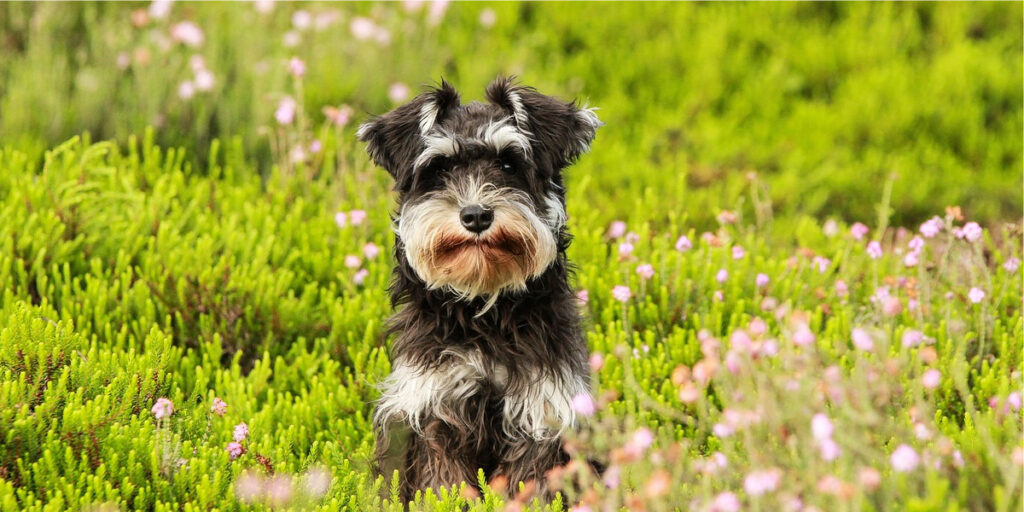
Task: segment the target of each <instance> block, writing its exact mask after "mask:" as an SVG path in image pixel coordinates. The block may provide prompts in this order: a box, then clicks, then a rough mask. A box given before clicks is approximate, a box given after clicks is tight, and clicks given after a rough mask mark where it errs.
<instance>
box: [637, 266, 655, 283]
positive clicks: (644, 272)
mask: <svg viewBox="0 0 1024 512" xmlns="http://www.w3.org/2000/svg"><path fill="white" fill-rule="evenodd" d="M636 273H637V274H639V275H640V277H641V278H643V279H644V280H645V281H646V280H648V279H650V278H652V277H654V267H653V266H651V265H650V264H647V263H645V264H643V265H640V266H639V267H637V268H636Z"/></svg>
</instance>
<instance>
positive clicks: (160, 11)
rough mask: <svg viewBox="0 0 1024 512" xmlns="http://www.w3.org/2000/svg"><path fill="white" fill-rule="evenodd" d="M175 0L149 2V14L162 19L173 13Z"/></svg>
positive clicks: (156, 18)
mask: <svg viewBox="0 0 1024 512" xmlns="http://www.w3.org/2000/svg"><path fill="white" fill-rule="evenodd" d="M173 4H174V0H153V3H151V4H149V16H150V17H151V18H153V19H155V20H162V19H164V18H166V17H167V15H168V14H170V13H171V6H172V5H173Z"/></svg>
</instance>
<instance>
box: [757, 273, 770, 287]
mask: <svg viewBox="0 0 1024 512" xmlns="http://www.w3.org/2000/svg"><path fill="white" fill-rule="evenodd" d="M769 281H771V279H769V278H768V274H758V275H757V277H755V278H754V284H755V285H756V286H757V287H758V288H764V287H765V286H768V282H769Z"/></svg>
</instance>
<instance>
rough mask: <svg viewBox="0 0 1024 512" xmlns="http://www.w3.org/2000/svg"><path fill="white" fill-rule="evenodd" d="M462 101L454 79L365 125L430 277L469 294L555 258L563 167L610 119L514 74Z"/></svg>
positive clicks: (401, 225)
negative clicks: (481, 96) (483, 99)
mask: <svg viewBox="0 0 1024 512" xmlns="http://www.w3.org/2000/svg"><path fill="white" fill-rule="evenodd" d="M487 99H488V103H479V102H473V103H470V104H467V105H462V104H461V103H460V101H459V93H458V92H456V91H455V89H454V88H453V87H452V86H451V85H449V84H448V83H446V82H443V81H442V83H441V86H440V87H438V88H436V89H433V90H430V91H428V92H425V93H423V94H420V95H419V96H417V97H416V98H414V99H413V100H412V101H411V102H409V103H408V104H406V105H403V106H401V107H398V108H396V109H395V110H393V111H391V112H389V113H387V114H384V115H383V116H380V117H377V118H375V119H373V120H371V121H369V122H367V123H366V124H364V125H362V126H361V127H360V128H359V132H358V135H359V139H360V140H362V141H364V142H366V145H367V151H368V152H369V153H370V157H371V158H373V160H374V162H376V163H377V165H380V166H381V167H383V168H385V169H387V171H388V172H389V173H390V174H391V175H392V176H393V177H394V179H395V189H396V190H397V191H398V193H399V203H400V206H399V212H398V218H397V219H396V222H397V224H396V232H397V236H398V244H399V246H398V247H399V249H400V250H401V251H404V255H405V258H406V261H408V263H409V265H410V266H411V267H412V269H413V270H414V271H415V272H416V275H417V276H419V277H420V279H422V280H423V281H424V282H425V283H426V284H427V286H428V287H429V288H431V289H438V288H444V289H448V290H450V291H452V292H454V293H456V294H457V295H459V296H460V297H462V298H465V299H472V298H475V297H481V296H491V297H497V295H498V294H500V293H501V292H502V291H505V290H521V289H525V287H526V283H527V281H528V280H529V279H530V278H533V277H536V276H539V275H540V274H542V273H543V272H544V271H545V270H546V269H547V268H548V266H549V265H550V264H551V263H552V262H553V261H554V260H555V258H556V256H557V254H558V249H559V247H558V244H559V238H560V236H561V232H562V230H563V229H564V224H565V193H564V190H563V188H562V175H561V172H562V169H564V168H565V167H566V166H568V165H569V164H571V163H572V162H573V161H574V160H575V159H576V158H578V157H579V156H580V155H581V154H583V153H584V152H586V151H587V149H589V147H590V142H591V141H592V140H593V139H594V133H595V131H596V130H597V128H598V127H599V126H600V125H601V122H600V121H599V120H598V119H597V116H596V115H595V114H594V112H593V111H592V110H590V109H586V108H580V107H577V106H576V105H575V103H566V102H563V101H559V100H557V99H555V98H552V97H549V96H545V95H543V94H540V93H538V92H537V91H536V90H534V89H532V88H529V87H522V86H519V85H516V84H515V83H514V82H513V81H512V80H510V79H499V80H497V81H495V82H494V83H492V84H491V85H490V86H489V87H488V88H487Z"/></svg>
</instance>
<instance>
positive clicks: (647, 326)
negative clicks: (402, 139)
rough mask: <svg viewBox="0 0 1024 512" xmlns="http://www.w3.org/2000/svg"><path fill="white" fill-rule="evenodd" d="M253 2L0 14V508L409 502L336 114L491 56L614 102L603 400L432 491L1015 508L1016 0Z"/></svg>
mask: <svg viewBox="0 0 1024 512" xmlns="http://www.w3.org/2000/svg"><path fill="white" fill-rule="evenodd" d="M267 5H268V4H262V3H260V4H253V5H238V4H236V5H224V4H192V3H174V4H170V3H155V4H128V5H117V4H0V91H2V92H0V137H2V139H3V143H2V146H0V511H3V512H6V511H8V510H12V511H13V510H40V511H42V510H54V511H57V510H83V509H84V510H136V509H139V510H212V509H216V510H267V509H292V510H325V511H327V510H331V511H333V510H368V511H379V510H392V511H400V510H403V504H401V503H399V502H398V501H397V500H396V499H395V496H396V495H397V485H396V482H395V481H394V479H393V478H392V477H391V475H384V476H378V475H376V473H375V471H374V468H373V463H372V460H373V446H374V439H373V432H372V428H371V421H370V418H371V414H372V409H373V400H375V399H376V397H377V393H378V392H377V389H376V383H377V381H378V380H379V379H381V378H382V377H383V376H385V375H387V373H388V371H389V362H388V359H387V345H388V339H387V338H386V337H385V336H384V328H383V324H384V322H385V320H386V318H387V316H388V315H389V314H390V312H391V307H390V305H389V303H388V299H387V294H386V286H387V283H388V281H389V278H390V272H391V257H390V253H391V249H392V240H393V235H392V234H391V219H390V213H391V211H392V209H393V208H394V203H393V200H392V199H391V191H390V181H389V178H388V177H387V176H386V173H384V172H383V171H381V170H379V169H375V168H374V167H373V165H372V164H371V163H370V162H369V161H368V158H367V157H366V156H365V153H364V150H363V148H362V147H361V145H360V144H359V143H357V142H356V141H355V136H354V133H353V127H354V125H355V124H356V123H357V122H359V121H361V120H363V119H365V117H366V115H367V114H366V113H367V112H376V113H379V112H382V111H385V110H387V109H388V108H389V106H390V105H391V104H392V103H397V102H400V101H401V100H402V99H404V97H405V96H407V95H409V94H412V93H414V92H415V87H414V86H413V84H416V83H418V82H422V81H428V80H432V79H434V78H436V77H439V76H440V75H441V74H442V73H443V74H444V75H445V76H446V78H448V79H450V80H452V81H453V82H455V83H458V84H459V86H460V89H461V90H465V91H470V90H472V86H473V85H474V84H476V85H478V86H479V87H482V86H483V84H485V83H486V82H487V81H489V80H490V79H492V78H493V76H494V75H495V74H497V73H498V72H508V73H518V74H520V75H521V76H522V77H523V81H524V82H525V83H529V84H531V85H536V86H537V87H539V88H540V89H542V90H544V91H545V92H556V93H561V94H564V95H566V96H572V95H579V96H580V97H581V99H587V100H589V101H590V102H591V103H592V104H593V105H596V106H598V107H600V108H601V110H600V111H599V112H600V115H601V116H602V119H603V120H604V121H606V122H607V123H608V125H607V126H606V127H605V128H603V129H602V131H601V132H599V134H598V139H597V141H596V142H595V144H594V151H593V153H592V154H589V155H587V156H586V157H584V158H583V159H582V160H581V161H580V162H579V163H578V164H577V165H576V166H574V167H572V168H571V169H569V170H568V173H567V179H568V184H567V185H568V210H569V215H570V220H569V224H570V228H571V230H572V232H573V234H574V235H575V239H574V241H573V244H572V246H571V247H570V250H569V257H570V258H571V259H572V260H573V262H574V263H575V264H576V266H577V269H576V275H575V278H574V279H575V283H576V286H577V288H578V290H579V302H580V310H581V313H582V314H583V315H585V317H586V324H587V336H588V343H589V345H590V347H591V351H592V356H591V360H590V363H591V368H592V371H593V372H594V393H593V398H591V397H588V396H585V395H581V396H578V397H576V398H575V400H574V407H575V408H576V409H577V411H578V413H579V414H580V415H582V416H583V417H585V418H586V421H585V422H584V425H583V426H582V428H581V429H580V431H579V432H576V433H574V434H573V435H571V436H570V438H569V440H568V443H567V447H568V449H569V450H570V451H571V453H572V455H573V460H572V462H570V463H569V464H568V465H566V466H565V467H560V468H556V469H555V470H554V471H552V472H551V473H550V474H548V475H547V479H548V483H549V484H551V485H552V486H555V487H556V488H560V489H561V490H562V494H561V495H560V496H559V498H558V499H557V500H556V501H555V502H554V503H541V502H539V501H537V500H536V499H535V496H533V495H532V494H531V492H530V486H528V485H527V486H523V487H517V486H512V485H510V484H509V482H507V481H503V480H502V479H500V478H497V479H492V480H490V481H487V479H486V478H484V476H483V475H481V481H480V482H479V483H480V484H481V487H482V488H483V492H482V494H481V493H479V492H477V491H476V490H475V489H474V488H473V487H469V486H462V487H460V488H456V489H442V490H438V491H433V490H432V491H427V492H424V493H422V494H421V496H420V497H419V498H418V500H417V502H416V503H415V504H413V505H412V506H410V508H411V509H414V510H467V509H468V510H552V511H553V510H567V509H571V510H576V511H578V512H584V511H588V510H591V511H598V510H601V511H603V510H621V509H626V510H635V511H639V510H650V511H659V510H706V511H718V512H726V511H735V510H787V511H788V510H793V511H797V510H801V511H808V512H809V511H813V510H819V511H833V510H837V511H844V510H851V511H853V510H856V511H862V510H905V511H925V510H963V511H974V510H996V511H1012V510H1019V509H1020V508H1021V506H1022V505H1024V500H1022V493H1024V491H1022V484H1021V481H1022V477H1024V473H1022V470H1024V443H1022V432H1024V422H1022V417H1021V401H1022V395H1021V393H1022V381H1021V378H1022V374H1021V371H1022V358H1024V318H1022V313H1021V306H1022V303H1021V297H1022V295H1024V286H1022V281H1021V275H1022V271H1021V269H1020V261H1021V258H1022V247H1021V218H1020V212H1021V209H1022V203H1024V201H1022V197H1021V194H1020V189H1021V154H1022V144H1021V140H1020V136H1019V135H1020V130H1021V128H1022V124H1024V123H1022V120H1024V118H1022V114H1021V105H1022V98H1021V96H1022V94H1021V84H1022V78H1021V76H1022V75H1021V69H1022V64H1021V62H1022V59H1021V55H1020V51H1019V49H1020V45H1021V33H1022V32H1021V27H1022V25H1021V21H1020V20H1021V8H1020V5H1019V4H970V5H968V4H913V5H905V4H778V5H776V4H738V5H736V4H667V3H656V4H655V3H651V4H611V5H605V4H601V5H592V6H586V5H580V4H547V3H538V4H495V5H483V4H452V5H446V4H440V3H433V4H425V5H416V4H413V3H406V4H380V5H370V4H351V5H350V4H309V5H306V4H299V5H293V4H286V5H270V6H269V7H268V6H267ZM183 23H184V25H183ZM211 78H212V81H211ZM186 83H187V84H188V85H187V86H185V85H183V84H186ZM41 84H46V86H45V87H43V86H41ZM481 92H482V91H481ZM389 96H390V97H389ZM147 127H148V128H147ZM90 134H91V135H90ZM96 141H100V142H96ZM588 461H589V462H595V461H596V462H599V463H600V465H601V466H603V467H605V468H606V469H605V471H604V472H603V474H600V475H598V474H594V473H592V472H591V471H590V469H589V467H590V466H589V464H588Z"/></svg>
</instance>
